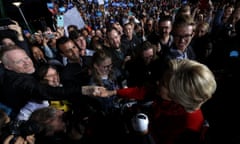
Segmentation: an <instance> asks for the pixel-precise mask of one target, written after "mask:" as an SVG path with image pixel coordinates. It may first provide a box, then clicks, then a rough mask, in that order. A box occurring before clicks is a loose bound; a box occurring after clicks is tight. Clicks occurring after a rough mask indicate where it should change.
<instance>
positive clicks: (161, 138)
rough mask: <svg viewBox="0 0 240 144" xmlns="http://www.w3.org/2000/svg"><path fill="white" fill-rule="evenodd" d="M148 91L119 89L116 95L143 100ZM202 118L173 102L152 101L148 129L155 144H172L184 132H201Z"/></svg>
mask: <svg viewBox="0 0 240 144" xmlns="http://www.w3.org/2000/svg"><path fill="white" fill-rule="evenodd" d="M147 93H148V90H147V89H146V88H145V87H133V88H126V89H119V90H118V91H117V94H118V95H119V96H121V97H123V98H134V99H137V100H143V99H144V97H145V95H146V94H147ZM203 123H204V117H203V114H202V111H201V110H197V111H194V112H192V113H189V112H186V111H185V110H184V108H183V107H182V106H181V105H179V104H176V103H174V102H173V101H167V100H162V101H157V100H156V101H154V104H153V116H152V118H151V121H150V129H151V131H152V133H153V136H154V138H155V139H156V142H157V143H161V144H173V143H174V140H175V139H177V138H178V136H179V135H181V134H182V133H183V132H184V131H185V130H190V131H193V132H199V133H200V132H201V130H202V126H203Z"/></svg>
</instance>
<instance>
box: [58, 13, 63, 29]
mask: <svg viewBox="0 0 240 144" xmlns="http://www.w3.org/2000/svg"><path fill="white" fill-rule="evenodd" d="M57 27H64V19H63V15H58V16H57Z"/></svg>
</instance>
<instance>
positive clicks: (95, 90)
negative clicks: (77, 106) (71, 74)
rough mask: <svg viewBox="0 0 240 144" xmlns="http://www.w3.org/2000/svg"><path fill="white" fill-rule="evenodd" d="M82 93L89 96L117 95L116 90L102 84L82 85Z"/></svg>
mask: <svg viewBox="0 0 240 144" xmlns="http://www.w3.org/2000/svg"><path fill="white" fill-rule="evenodd" d="M82 94H83V95H89V96H98V97H110V96H112V95H116V94H117V91H116V90H107V89H106V88H105V87H102V86H82Z"/></svg>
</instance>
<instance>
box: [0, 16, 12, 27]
mask: <svg viewBox="0 0 240 144" xmlns="http://www.w3.org/2000/svg"><path fill="white" fill-rule="evenodd" d="M10 24H14V22H13V21H12V20H11V19H10V18H0V26H8V25H10Z"/></svg>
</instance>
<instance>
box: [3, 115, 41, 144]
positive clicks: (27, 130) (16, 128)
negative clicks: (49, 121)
mask: <svg viewBox="0 0 240 144" xmlns="http://www.w3.org/2000/svg"><path fill="white" fill-rule="evenodd" d="M38 132H39V126H38V125H37V124H36V123H35V122H32V121H24V120H14V121H10V122H9V123H8V124H7V125H6V126H4V127H3V129H2V135H1V141H4V140H5V139H6V138H7V137H8V136H10V135H14V137H13V138H12V139H11V141H10V143H9V144H13V143H14V142H15V141H16V139H17V137H18V136H21V137H23V138H26V137H27V136H29V135H32V134H36V133H38Z"/></svg>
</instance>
